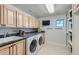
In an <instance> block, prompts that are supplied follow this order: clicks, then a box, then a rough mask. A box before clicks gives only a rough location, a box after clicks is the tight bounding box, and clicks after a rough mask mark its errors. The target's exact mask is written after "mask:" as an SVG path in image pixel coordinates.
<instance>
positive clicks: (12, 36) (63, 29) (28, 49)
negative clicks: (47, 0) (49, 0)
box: [0, 4, 79, 55]
mask: <svg viewBox="0 0 79 59" xmlns="http://www.w3.org/2000/svg"><path fill="white" fill-rule="evenodd" d="M78 19H79V4H0V55H78V54H79V47H78V45H79V40H78V38H79V36H78V32H79V27H78V24H79V20H78Z"/></svg>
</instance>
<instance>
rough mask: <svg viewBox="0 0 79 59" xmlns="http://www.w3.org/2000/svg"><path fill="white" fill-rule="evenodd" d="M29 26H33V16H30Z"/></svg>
mask: <svg viewBox="0 0 79 59" xmlns="http://www.w3.org/2000/svg"><path fill="white" fill-rule="evenodd" d="M29 28H33V20H32V17H30V16H29Z"/></svg>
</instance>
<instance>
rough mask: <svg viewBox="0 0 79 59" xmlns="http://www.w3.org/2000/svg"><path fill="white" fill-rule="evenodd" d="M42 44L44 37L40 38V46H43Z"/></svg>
mask: <svg viewBox="0 0 79 59" xmlns="http://www.w3.org/2000/svg"><path fill="white" fill-rule="evenodd" d="M42 43H43V38H42V37H40V38H39V45H40V46H41V45H42Z"/></svg>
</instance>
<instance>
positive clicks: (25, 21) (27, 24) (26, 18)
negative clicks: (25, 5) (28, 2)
mask: <svg viewBox="0 0 79 59" xmlns="http://www.w3.org/2000/svg"><path fill="white" fill-rule="evenodd" d="M23 26H24V27H26V28H28V27H29V20H28V16H24V20H23Z"/></svg>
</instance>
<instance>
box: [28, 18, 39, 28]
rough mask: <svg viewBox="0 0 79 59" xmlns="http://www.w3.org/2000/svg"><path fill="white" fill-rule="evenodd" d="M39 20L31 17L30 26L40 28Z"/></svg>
mask: <svg viewBox="0 0 79 59" xmlns="http://www.w3.org/2000/svg"><path fill="white" fill-rule="evenodd" d="M39 25H40V24H39V21H38V20H37V19H35V18H34V17H29V27H30V28H39Z"/></svg>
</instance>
